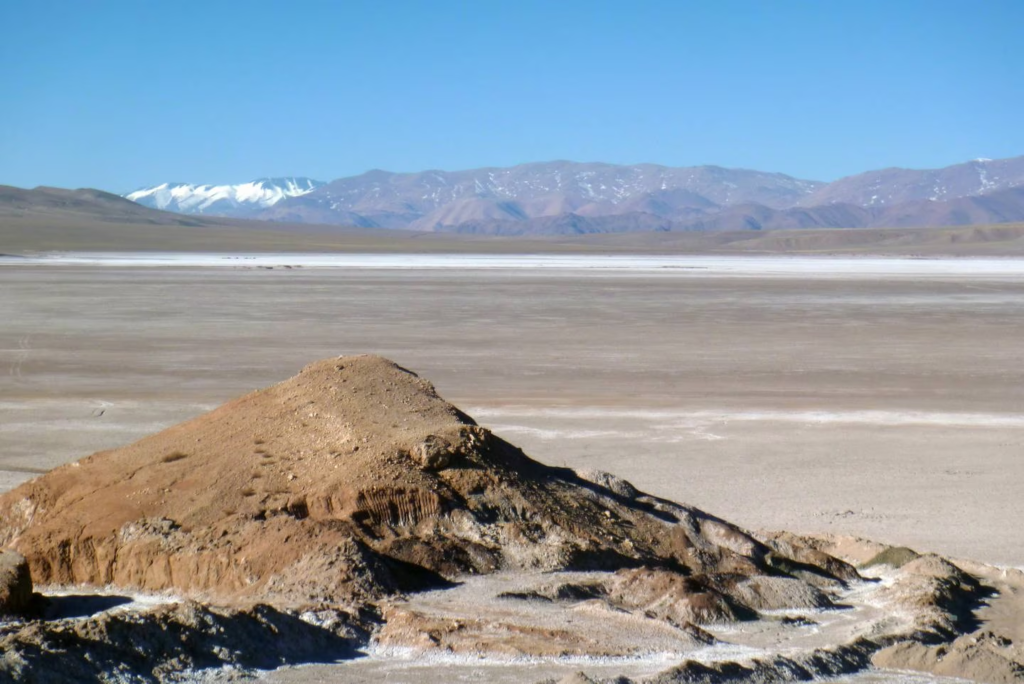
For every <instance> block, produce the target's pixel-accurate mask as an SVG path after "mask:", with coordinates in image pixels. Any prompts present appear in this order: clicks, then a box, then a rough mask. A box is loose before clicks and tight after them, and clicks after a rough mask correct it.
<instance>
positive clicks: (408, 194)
mask: <svg viewBox="0 0 1024 684" xmlns="http://www.w3.org/2000/svg"><path fill="white" fill-rule="evenodd" d="M125 197H127V198H128V199H131V200H133V201H136V202H138V203H141V204H144V205H146V206H149V207H152V208H157V209H163V210H168V211H176V212H180V213H187V214H205V215H209V216H227V217H236V218H250V219H258V220H265V221H278V222H287V223H312V224H333V225H351V226H358V227H365V228H403V229H412V230H418V231H432V232H455V233H474V234H495V235H551V234H581V233H614V232H634V231H719V230H768V229H793V228H867V227H913V226H937V225H972V224H990V223H1003V222H1009V221H1021V220H1024V157H1016V158H1011V159H1000V160H990V159H976V160H973V161H970V162H966V163H963V164H957V165H954V166H949V167H946V168H942V169H934V170H914V169H899V168H891V169H882V170H879V171H869V172H867V173H862V174H859V175H855V176H850V177H847V178H842V179H840V180H837V181H834V182H832V183H823V182H820V181H813V180H802V179H799V178H794V177H792V176H787V175H785V174H780V173H767V172H761V171H751V170H745V169H727V168H722V167H718V166H697V167H682V168H673V167H666V166H658V165H654V164H637V165H615V164H604V163H575V162H568V161H556V162H543V163H533V164H522V165H519V166H513V167H508V168H483V169H474V170H467V171H424V172H419V173H391V172H387V171H380V170H375V171H369V172H367V173H364V174H361V175H358V176H352V177H347V178H340V179H338V180H334V181H331V182H328V183H324V182H321V181H315V180H312V179H309V178H278V179H260V180H257V181H252V182H249V183H242V184H239V185H192V184H170V183H164V184H161V185H158V186H155V187H151V188H143V189H140V190H137V191H135V192H132V193H129V194H127V195H125Z"/></svg>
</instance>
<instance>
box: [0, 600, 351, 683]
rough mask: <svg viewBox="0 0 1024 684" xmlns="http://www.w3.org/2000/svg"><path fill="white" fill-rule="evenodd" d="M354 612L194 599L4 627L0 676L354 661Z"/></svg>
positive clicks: (124, 675)
mask: <svg viewBox="0 0 1024 684" xmlns="http://www.w3.org/2000/svg"><path fill="white" fill-rule="evenodd" d="M366 630H367V625H366V623H365V622H364V621H363V619H362V618H360V617H359V616H357V615H352V614H348V613H343V612H338V611H324V612H320V613H307V614H304V615H295V614H289V613H286V612H282V611H280V610H278V609H275V608H272V607H270V606H267V605H256V606H252V607H249V608H245V609H226V610H225V609H216V608H210V607H208V606H203V605H200V604H197V603H191V602H189V603H184V604H178V605H167V606H162V607H159V608H156V609H154V610H151V611H149V612H146V613H142V614H138V613H104V614H101V615H98V616H96V617H93V618H89V619H82V620H75V621H70V620H64V621H60V622H56V623H40V622H35V623H28V624H25V623H12V624H7V625H0V681H3V682H22V681H24V682H34V683H36V684H65V683H66V682H81V683H82V684H89V683H91V682H94V683H96V684H99V683H101V682H103V683H108V682H119V683H126V684H145V683H152V682H164V681H182V678H183V674H184V673H185V672H187V671H189V670H193V671H194V670H200V669H204V668H219V667H223V666H229V667H233V668H240V669H242V670H243V671H244V670H252V669H263V670H266V669H272V668H275V667H280V666H282V665H288V664H293V663H311V662H333V661H336V660H339V659H344V658H351V657H353V656H354V655H355V654H356V649H357V648H358V647H359V646H360V645H362V644H364V643H365V642H366V638H367V631H366Z"/></svg>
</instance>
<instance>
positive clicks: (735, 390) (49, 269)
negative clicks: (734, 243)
mask: <svg viewBox="0 0 1024 684" xmlns="http://www.w3.org/2000/svg"><path fill="white" fill-rule="evenodd" d="M375 259H376V260H375ZM594 259H595V258H594V257H572V258H566V259H562V260H557V259H548V260H545V259H540V260H538V259H536V258H534V259H530V258H524V259H517V258H514V257H500V258H499V257H492V258H475V259H474V258H467V257H451V258H444V257H407V258H404V257H401V256H391V257H388V258H378V257H359V256H352V257H347V260H340V261H338V260H335V261H333V262H332V260H331V259H330V258H328V257H320V258H312V257H301V256H291V257H285V256H280V257H261V258H259V259H245V258H239V259H232V260H228V259H223V258H222V257H211V258H205V257H204V258H197V257H191V258H179V259H168V260H166V262H160V263H154V262H150V263H149V264H148V265H141V264H140V262H138V261H137V260H125V259H112V260H106V261H104V260H86V261H84V262H76V261H75V260H63V261H61V260H45V259H44V260H37V261H29V262H24V261H22V262H17V261H13V260H12V261H8V262H6V263H4V264H3V265H0V321H2V324H0V477H2V480H0V486H2V489H3V490H7V489H9V488H11V487H13V486H15V485H16V484H17V483H19V482H22V481H24V480H26V479H28V478H30V477H32V476H33V475H34V474H35V473H38V472H42V471H45V470H46V469H49V468H52V467H54V466H56V465H58V464H61V463H65V462H68V461H71V460H74V459H77V458H79V457H81V456H83V455H86V454H88V453H91V452H93V451H96V450H99V449H104V448H108V447H113V446H116V445H121V444H125V443H128V442H130V441H132V440H134V439H136V438H139V437H141V436H143V435H146V434H149V433H152V432H154V431H156V430H158V429H160V428H163V427H165V426H169V425H171V424H174V423H176V422H179V421H181V420H183V419H185V418H188V417H191V416H195V415H198V414H199V413H202V412H204V411H206V410H208V409H210V408H213V407H214V406H216V405H218V404H220V403H222V402H223V401H225V400H227V399H229V398H232V397H235V396H238V395H241V394H244V393H246V392H248V391H250V390H252V389H255V388H258V387H262V386H265V385H268V384H271V383H273V382H276V381H279V380H282V379H284V378H287V377H289V376H291V375H293V374H294V373H295V372H296V371H298V369H299V368H301V367H302V366H303V365H305V364H307V363H308V362H311V361H313V360H316V359H321V358H325V357H329V356H332V355H339V354H352V353H361V352H372V353H376V354H381V355H384V356H387V357H390V358H392V359H394V360H396V361H397V362H399V363H401V364H402V365H404V366H406V367H408V368H411V369H414V370H415V371H417V372H419V373H421V374H422V375H424V376H425V377H427V378H429V379H431V380H432V381H433V382H434V384H435V385H436V386H437V388H438V391H439V392H440V393H441V394H442V395H443V396H444V397H445V398H446V399H448V400H450V401H452V402H453V403H455V404H456V405H458V406H460V407H463V408H465V409H466V410H467V411H468V412H469V413H470V414H471V415H473V416H474V417H476V418H477V420H478V421H479V422H480V423H481V424H483V425H486V426H489V427H491V428H493V429H494V430H495V431H496V432H497V433H498V434H499V435H501V436H503V437H505V438H507V439H509V440H510V441H512V442H513V443H516V444H519V445H521V446H522V447H523V448H524V449H525V451H526V452H527V453H529V454H530V455H532V456H533V457H535V458H537V459H538V460H541V461H544V462H547V463H551V464H555V465H563V464H564V465H567V466H571V467H574V468H600V469H602V470H607V471H611V472H614V473H616V474H619V475H621V476H623V477H625V478H627V479H628V480H630V481H632V482H633V483H634V484H636V485H637V486H638V487H640V488H641V489H644V490H647V491H649V492H651V493H653V494H657V495H660V496H663V497H666V498H670V499H673V500H677V501H683V502H687V503H689V504H693V505H695V506H698V507H700V508H703V509H705V510H708V511H710V512H712V513H715V514H717V515H720V516H722V517H723V518H725V519H727V520H730V521H733V522H735V523H737V524H740V525H742V526H745V527H747V528H751V529H787V530H793V531H798V532H838V533H845V534H856V535H861V536H864V537H869V538H873V539H878V540H881V541H885V542H889V543H896V544H903V545H908V546H911V547H913V548H916V549H918V550H922V551H934V552H939V553H942V554H946V555H950V556H953V557H967V558H972V559H975V560H979V561H984V562H988V563H994V564H1001V565H1009V566H1018V567H1020V566H1024V524H1022V523H1024V496H1022V495H1024V484H1022V483H1024V458H1022V457H1024V365H1022V363H1021V362H1022V360H1024V341H1022V339H1024V338H1022V334H1024V262H1022V261H1015V260H989V261H968V260H957V259H951V260H888V259H863V258H859V259H858V258H852V259H832V260H826V259H787V258H784V257H777V258H768V257H763V258H758V257H722V258H687V257H672V258H665V259H661V260H657V259H654V260H645V259H643V258H639V259H633V260H630V259H628V258H623V259H622V260H621V261H619V262H617V263H613V264H611V265H608V264H607V263H605V264H604V265H600V263H599V261H600V260H598V261H595V260H594ZM595 264H598V265H597V266H595ZM270 266H274V267H273V268H269V267H270ZM285 266H290V268H286V267H285ZM282 676H283V677H286V675H282ZM368 676H369V675H368ZM371 678H372V677H371ZM325 681H326V680H325ZM353 681H355V680H353ZM368 681H369V679H368Z"/></svg>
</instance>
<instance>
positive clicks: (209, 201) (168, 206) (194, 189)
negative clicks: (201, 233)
mask: <svg viewBox="0 0 1024 684" xmlns="http://www.w3.org/2000/svg"><path fill="white" fill-rule="evenodd" d="M322 185H324V183H322V182H321V181H316V180H313V179H311V178H258V179H256V180H254V181H250V182H248V183H237V184H234V185H196V184H193V183H161V184H160V185H156V186H153V187H150V188H142V189H140V190H136V191H135V192H130V193H128V194H127V195H125V196H124V197H125V198H127V199H130V200H131V201H133V202H138V203H139V204H143V205H145V206H147V207H152V208H154V209H163V210H166V211H177V212H181V213H186V214H221V215H225V216H245V215H247V214H250V213H255V212H256V211H258V210H260V209H266V208H267V207H272V206H273V205H275V204H277V203H278V202H280V201H281V200H283V199H285V198H288V197H300V196H302V195H305V194H307V193H310V192H312V191H313V190H316V189H317V188H319V187H320V186H322Z"/></svg>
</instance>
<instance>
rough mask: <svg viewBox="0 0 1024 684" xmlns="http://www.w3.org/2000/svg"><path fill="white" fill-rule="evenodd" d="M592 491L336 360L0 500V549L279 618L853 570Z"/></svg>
mask: <svg viewBox="0 0 1024 684" xmlns="http://www.w3.org/2000/svg"><path fill="white" fill-rule="evenodd" d="M587 477H588V478H589V479H590V480H593V481H588V480H587V479H583V478H582V477H580V476H578V475H577V474H576V473H574V472H572V471H569V470H565V469H555V468H550V467H546V466H543V465H541V464H539V463H537V462H535V461H532V460H531V459H529V458H528V457H526V456H525V455H524V454H523V453H522V452H521V451H520V450H518V449H517V448H515V447H513V446H511V445H510V444H508V443H506V442H504V441H502V440H500V439H498V438H496V437H494V436H493V435H491V434H490V433H489V432H488V431H487V430H485V429H483V428H480V427H478V426H476V425H475V424H474V423H473V421H472V419H470V418H469V417H468V416H466V415H465V414H463V413H461V412H460V411H459V410H458V409H456V408H455V407H454V406H452V405H451V404H448V403H447V402H445V401H444V400H443V399H441V398H440V397H438V396H437V394H436V393H435V392H434V389H433V387H432V386H431V385H430V384H429V383H428V382H426V381H424V380H422V379H420V378H418V377H417V376H416V375H415V374H413V373H411V372H409V371H407V370H405V369H403V368H400V367H399V366H397V365H395V364H393V363H391V362H389V361H387V360H385V359H382V358H379V357H372V356H362V357H343V358H337V359H329V360H326V361H321V362H319V363H314V364H312V365H310V366H308V367H306V368H305V369H304V370H303V371H302V372H301V373H300V374H299V375H297V376H295V377H294V378H292V379H290V380H287V381H285V382H283V383H281V384H278V385H275V386H273V387H270V388H268V389H264V390H260V391H257V392H253V393H252V394H249V395H247V396H245V397H242V398H240V399H238V400H236V401H233V402H230V403H228V404H226V405H224V406H222V407H221V408H219V409H217V410H215V411H213V412H211V413H209V414H207V415H204V416H201V417H199V418H197V419H195V420H192V421H189V422H187V423H183V424H181V425H178V426H176V427H173V428H170V429H168V430H165V431H163V432H161V433H159V434H156V435H153V436H151V437H148V438H146V439H143V440H141V441H139V442H137V443H135V444H132V445H130V446H127V447H124V448H121V449H116V450H113V451H108V452H101V453H98V454H95V455H93V456H90V457H88V458H85V459H83V460H81V461H79V462H77V463H72V464H69V465H67V466H64V467H61V468H58V469H56V470H54V471H52V472H50V473H49V474H47V475H45V476H42V477H40V478H37V479H36V480H33V481H31V482H28V483H26V484H25V485H23V486H21V487H19V488H18V489H15V490H13V491H11V492H9V493H8V494H6V495H5V496H4V497H2V498H0V521H2V523H0V543H3V544H5V545H11V546H13V547H14V548H16V549H18V550H20V551H21V552H22V553H24V554H25V556H26V557H27V558H28V559H29V562H30V564H31V569H32V574H33V578H34V579H35V581H36V583H38V584H43V585H45V584H49V583H87V584H102V585H106V584H112V585H116V586H126V587H139V588H144V589H149V590H165V589H170V590H175V591H178V592H182V593H185V594H190V595H198V596H208V597H211V598H214V599H216V600H220V601H230V600H236V599H239V600H241V599H245V600H256V599H258V600H273V601H275V602H277V603H278V604H302V603H310V602H330V603H337V602H342V601H349V600H352V599H358V598H365V597H373V596H380V595H383V594H389V593H393V592H397V591H401V590H404V589H411V588H420V587H423V586H426V585H430V584H437V583H439V582H442V578H443V577H455V576H458V575H462V574H467V573H470V574H472V573H489V572H492V571H495V570H513V569H540V570H556V569H557V570H565V569H609V570H615V569H620V568H625V567H635V566H642V565H647V566H657V567H664V568H669V569H672V570H674V571H677V572H680V573H682V574H684V575H692V576H694V577H695V578H697V579H695V580H693V583H692V584H693V585H694V586H695V587H705V588H706V589H707V590H708V591H711V592H713V593H714V595H715V596H722V595H727V594H728V592H729V591H730V588H731V587H733V586H734V585H735V584H736V582H737V578H739V579H742V578H746V577H751V576H757V575H778V574H785V573H787V572H788V573H790V574H796V575H805V576H806V577H807V578H808V579H820V580H822V581H829V582H831V581H835V580H837V579H849V578H852V577H855V576H856V573H855V572H854V571H853V570H852V568H851V567H850V566H846V565H845V564H842V563H838V562H834V563H832V562H831V561H830V563H832V564H830V565H825V566H824V567H827V570H826V569H819V568H817V567H816V566H815V565H814V564H813V563H806V562H804V563H800V562H796V561H792V560H790V559H788V558H786V557H784V556H783V555H782V554H780V553H778V552H776V551H773V550H772V549H770V548H769V547H767V546H765V545H763V544H761V543H760V542H758V541H756V540H755V539H754V538H753V537H751V536H749V535H748V534H746V533H745V532H743V531H742V530H740V529H738V528H736V527H734V526H732V525H730V524H728V523H726V522H724V521H721V520H718V519H716V518H714V517H712V516H709V515H707V514H705V513H702V512H701V511H698V510H695V509H692V508H688V507H685V506H679V505H676V504H672V503H670V502H666V501H661V500H658V499H654V498H652V497H647V496H643V495H639V494H637V493H636V492H635V491H634V490H632V489H631V488H630V487H628V485H625V483H620V482H619V481H618V480H616V479H615V478H614V477H611V476H608V475H605V474H600V473H596V474H591V475H588V476H587ZM812 576H813V577H812ZM716 600H717V599H716ZM721 600H727V601H732V599H729V598H728V597H726V598H725V599H721Z"/></svg>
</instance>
